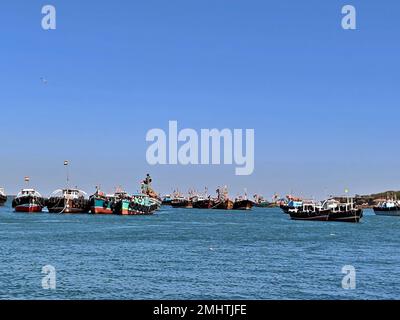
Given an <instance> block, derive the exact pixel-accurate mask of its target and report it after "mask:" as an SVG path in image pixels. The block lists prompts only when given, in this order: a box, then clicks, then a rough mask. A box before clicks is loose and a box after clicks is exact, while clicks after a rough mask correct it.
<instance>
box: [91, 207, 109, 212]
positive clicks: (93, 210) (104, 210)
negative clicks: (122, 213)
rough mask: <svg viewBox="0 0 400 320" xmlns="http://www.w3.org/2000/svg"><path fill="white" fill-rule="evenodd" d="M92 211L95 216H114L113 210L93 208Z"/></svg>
mask: <svg viewBox="0 0 400 320" xmlns="http://www.w3.org/2000/svg"><path fill="white" fill-rule="evenodd" d="M90 211H91V212H92V213H93V214H113V211H112V210H111V209H108V208H103V207H92V208H91V209H90Z"/></svg>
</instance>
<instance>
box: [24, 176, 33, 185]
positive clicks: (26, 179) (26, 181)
mask: <svg viewBox="0 0 400 320" xmlns="http://www.w3.org/2000/svg"><path fill="white" fill-rule="evenodd" d="M24 180H25V183H26V187H27V188H28V187H29V181H30V180H31V178H29V177H28V176H26V177H25V178H24Z"/></svg>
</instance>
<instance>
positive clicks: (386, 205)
mask: <svg viewBox="0 0 400 320" xmlns="http://www.w3.org/2000/svg"><path fill="white" fill-rule="evenodd" d="M374 212H375V214H376V215H378V216H400V202H399V201H396V200H386V201H383V202H380V203H378V205H377V206H375V207H374Z"/></svg>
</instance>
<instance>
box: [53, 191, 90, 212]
mask: <svg viewBox="0 0 400 320" xmlns="http://www.w3.org/2000/svg"><path fill="white" fill-rule="evenodd" d="M47 208H48V210H49V212H50V213H89V211H90V202H89V200H88V199H87V194H86V192H84V191H82V190H79V189H70V188H67V189H58V190H56V191H54V192H53V193H52V194H51V196H50V198H49V200H48V201H47Z"/></svg>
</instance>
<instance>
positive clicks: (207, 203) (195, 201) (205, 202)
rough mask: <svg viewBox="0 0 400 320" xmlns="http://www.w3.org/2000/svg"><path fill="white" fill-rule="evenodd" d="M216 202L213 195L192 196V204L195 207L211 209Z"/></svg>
mask: <svg viewBox="0 0 400 320" xmlns="http://www.w3.org/2000/svg"><path fill="white" fill-rule="evenodd" d="M214 205H215V202H214V200H213V199H211V197H207V198H206V197H202V196H195V197H193V198H192V206H193V208H195V209H211V208H212V207H214Z"/></svg>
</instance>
